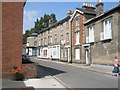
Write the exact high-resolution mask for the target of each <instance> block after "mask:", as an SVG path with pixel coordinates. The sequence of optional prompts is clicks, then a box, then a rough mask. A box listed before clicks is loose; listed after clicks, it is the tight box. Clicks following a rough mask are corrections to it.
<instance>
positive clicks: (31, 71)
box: [22, 63, 37, 79]
mask: <svg viewBox="0 0 120 90" xmlns="http://www.w3.org/2000/svg"><path fill="white" fill-rule="evenodd" d="M22 69H23V71H24V77H25V78H26V79H30V78H35V77H37V64H35V63H29V64H22Z"/></svg>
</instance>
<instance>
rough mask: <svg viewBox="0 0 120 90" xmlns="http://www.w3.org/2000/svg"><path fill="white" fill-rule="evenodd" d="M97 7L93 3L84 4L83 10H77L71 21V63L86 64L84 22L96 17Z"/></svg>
mask: <svg viewBox="0 0 120 90" xmlns="http://www.w3.org/2000/svg"><path fill="white" fill-rule="evenodd" d="M95 16H96V12H95V7H94V5H93V4H92V3H83V6H82V8H76V10H75V12H74V13H73V15H72V17H71V19H70V21H71V32H72V37H71V39H72V43H71V47H72V50H71V53H72V55H71V56H72V57H71V60H72V61H71V62H78V63H85V60H84V50H83V46H82V45H83V44H84V39H85V38H84V22H85V21H87V20H89V19H91V18H93V17H95Z"/></svg>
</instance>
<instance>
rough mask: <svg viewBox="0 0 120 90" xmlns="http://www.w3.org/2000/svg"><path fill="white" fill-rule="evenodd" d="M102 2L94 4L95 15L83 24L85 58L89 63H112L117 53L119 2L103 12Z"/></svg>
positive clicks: (119, 27) (119, 17) (119, 20)
mask: <svg viewBox="0 0 120 90" xmlns="http://www.w3.org/2000/svg"><path fill="white" fill-rule="evenodd" d="M103 6H104V4H103V3H102V2H99V3H98V4H97V5H96V8H97V9H96V11H97V16H96V17H94V18H92V19H90V20H88V21H87V22H85V23H84V25H85V36H84V37H85V43H86V44H85V45H84V50H85V52H86V54H85V56H84V57H85V59H86V61H87V62H88V63H89V64H106V65H112V64H113V60H114V57H115V56H116V55H117V56H118V54H119V43H118V42H119V35H120V33H119V30H120V4H118V5H117V6H115V7H113V8H111V9H110V10H108V11H106V12H103Z"/></svg>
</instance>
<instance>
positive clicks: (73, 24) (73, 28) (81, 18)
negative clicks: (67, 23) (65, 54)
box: [72, 13, 84, 45]
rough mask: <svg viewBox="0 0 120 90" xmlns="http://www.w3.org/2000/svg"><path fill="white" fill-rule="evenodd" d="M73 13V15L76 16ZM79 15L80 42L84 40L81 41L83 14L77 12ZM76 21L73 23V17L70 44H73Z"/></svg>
mask: <svg viewBox="0 0 120 90" xmlns="http://www.w3.org/2000/svg"><path fill="white" fill-rule="evenodd" d="M78 14H79V13H76V15H78ZM76 15H75V16H76ZM79 15H80V18H79V19H80V26H79V28H80V43H81V44H82V43H83V42H84V41H83V34H84V33H83V32H84V29H83V27H84V26H83V15H82V14H79ZM75 26H76V23H75V19H73V20H72V45H74V44H75V29H76V27H75Z"/></svg>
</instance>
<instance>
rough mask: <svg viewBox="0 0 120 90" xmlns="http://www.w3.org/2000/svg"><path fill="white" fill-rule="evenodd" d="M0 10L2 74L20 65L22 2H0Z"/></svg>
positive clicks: (4, 75)
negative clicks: (0, 20)
mask: <svg viewBox="0 0 120 90" xmlns="http://www.w3.org/2000/svg"><path fill="white" fill-rule="evenodd" d="M1 5H2V7H1V9H2V10H1V11H2V14H1V15H2V37H1V38H2V41H1V43H2V45H1V46H2V75H3V77H6V75H7V73H8V70H11V69H12V68H13V66H21V65H22V55H21V54H22V30H23V8H24V5H25V3H24V2H1Z"/></svg>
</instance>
